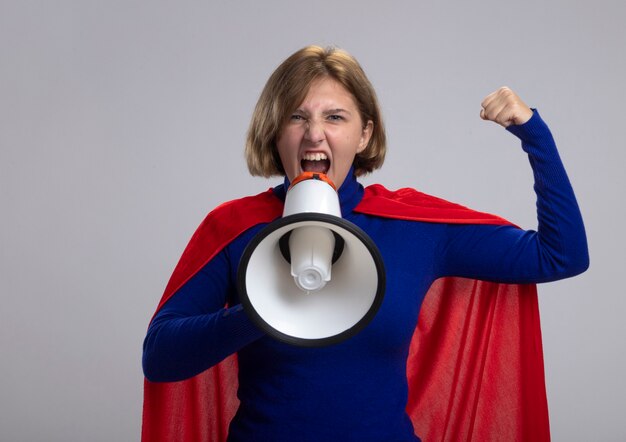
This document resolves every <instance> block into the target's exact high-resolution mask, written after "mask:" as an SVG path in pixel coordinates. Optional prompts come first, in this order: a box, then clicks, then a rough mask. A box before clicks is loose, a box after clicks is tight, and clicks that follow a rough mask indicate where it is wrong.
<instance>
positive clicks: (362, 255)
mask: <svg viewBox="0 0 626 442" xmlns="http://www.w3.org/2000/svg"><path fill="white" fill-rule="evenodd" d="M238 289H239V297H240V301H241V303H242V305H243V307H244V309H245V311H246V313H247V314H248V316H249V317H250V318H251V320H252V321H253V322H254V323H255V324H256V325H257V327H259V328H260V329H261V330H263V331H264V332H265V333H267V334H268V335H270V336H272V337H273V338H275V339H278V340H279V341H282V342H286V343H289V344H293V345H297V346H301V347H319V346H324V345H329V344H335V343H338V342H341V341H343V340H345V339H348V338H350V337H352V336H354V335H355V334H357V333H358V332H359V331H361V330H362V329H363V328H364V327H365V326H366V325H367V324H368V323H369V322H370V321H371V320H372V319H373V318H374V316H375V314H376V312H377V311H378V309H379V308H380V305H381V304H382V300H383V296H384V293H385V270H384V265H383V260H382V257H381V255H380V252H379V250H378V248H377V247H376V245H375V244H374V241H372V239H371V238H370V237H369V236H368V235H367V234H366V233H365V232H364V231H363V230H362V229H360V228H359V227H358V226H356V225H355V224H353V223H351V222H349V221H347V220H345V219H343V218H341V208H340V206H339V197H338V195H337V191H336V189H335V187H334V185H333V184H332V182H331V181H330V180H329V179H328V177H326V175H324V174H321V173H315V172H305V173H303V174H302V175H300V176H299V177H297V178H296V179H294V181H293V183H292V184H291V186H290V187H289V190H288V191H287V196H286V199H285V207H284V209H283V216H282V218H280V219H278V220H276V221H274V222H272V223H270V224H268V225H267V226H266V227H265V228H264V229H262V230H261V231H260V232H259V233H258V234H257V235H256V236H254V238H253V239H252V241H251V242H250V243H249V244H248V246H247V247H246V249H245V250H244V252H243V255H242V257H241V261H240V264H239V270H238Z"/></svg>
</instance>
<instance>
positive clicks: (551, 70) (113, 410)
mask: <svg viewBox="0 0 626 442" xmlns="http://www.w3.org/2000/svg"><path fill="white" fill-rule="evenodd" d="M431 3H432V4H431ZM441 3H443V2H441ZM456 3H457V5H455V6H451V5H449V4H447V5H443V4H436V5H435V2H416V1H406V2H393V3H391V2H372V1H363V0H361V1H356V0H354V1H344V2H338V1H326V0H318V1H317V2H278V1H264V2H252V1H249V2H236V1H234V2H225V1H213V2H210V1H181V2H167V1H163V0H157V1H149V2H148V1H143V2H142V1H120V0H115V1H113V0H110V1H106V2H104V1H97V0H60V1H55V2H46V1H34V0H21V1H18V0H15V1H10V0H2V2H1V3H0V63H1V66H0V210H1V213H0V296H1V304H0V355H1V356H0V359H1V362H0V409H1V410H2V412H1V413H0V439H1V440H3V441H4V440H7V441H28V442H33V441H74V440H75V441H79V440H80V441H112V440H137V439H138V438H139V433H140V423H141V401H142V373H141V365H140V359H141V344H142V340H143V336H144V332H145V329H146V326H147V323H148V321H149V319H150V316H151V315H152V312H153V310H154V308H155V307H156V304H157V301H158V299H159V298H160V295H161V292H162V290H163V287H164V285H165V282H166V280H167V278H168V277H169V274H170V272H171V270H172V268H173V266H174V264H175V262H176V261H177V259H178V256H179V254H180V252H181V251H182V248H183V247H184V245H185V244H186V241H187V239H188V237H189V236H190V234H191V233H192V232H193V230H194V229H195V227H196V225H197V224H198V222H199V221H200V220H201V219H202V217H203V216H204V214H205V213H206V212H207V211H208V210H209V209H211V208H212V207H214V206H215V205H216V204H218V203H219V202H222V201H224V200H227V199H231V198H234V197H238V196H243V195H247V194H251V193H256V192H259V191H261V190H264V189H265V188H267V187H268V186H269V185H270V184H274V183H276V182H277V180H272V181H265V180H261V179H258V178H251V177H249V176H248V175H247V172H246V169H245V165H244V161H243V156H242V144H243V139H244V134H245V130H246V128H247V125H248V120H249V116H250V114H251V111H252V107H253V105H254V103H255V101H256V98H257V97H258V94H259V92H260V90H261V88H262V86H263V84H264V82H265V80H266V78H267V76H268V75H269V74H270V73H271V71H272V70H273V69H274V68H275V67H276V66H277V65H278V63H280V62H281V61H282V60H283V59H284V58H285V57H286V56H287V55H289V54H290V53H291V52H293V51H294V50H296V49H298V48H300V47H302V46H304V45H306V44H309V43H318V44H323V45H326V44H335V45H338V46H340V47H343V48H345V49H347V50H348V51H350V52H352V53H353V54H354V55H355V56H356V57H357V58H358V59H359V60H360V61H361V63H362V64H363V66H364V67H365V69H366V71H367V72H368V74H369V76H370V78H371V80H372V82H373V83H374V85H375V87H376V88H377V90H378V93H379V96H380V99H381V102H382V104H383V110H384V114H385V119H386V122H387V129H388V133H389V141H390V153H389V156H388V161H387V163H386V165H385V167H384V168H383V169H382V170H381V171H379V172H376V173H375V174H374V175H373V176H372V177H371V178H368V179H367V180H366V182H367V183H369V182H373V181H377V182H382V183H385V184H386V185H387V186H388V187H391V188H395V187H400V186H413V187H418V188H420V189H421V190H423V191H426V192H429V193H434V194H437V195H439V196H442V197H445V198H448V199H451V200H454V201H457V202H461V203H464V204H466V205H469V206H472V207H474V208H477V209H481V210H487V211H491V212H494V213H498V214H500V215H503V216H505V217H507V218H509V219H511V220H513V221H514V222H516V223H518V224H521V225H522V226H524V227H527V228H534V227H535V218H534V194H533V192H532V176H531V172H530V168H529V167H528V164H527V160H526V159H525V156H524V154H523V153H522V152H521V151H520V149H519V147H518V143H517V141H516V140H515V139H514V138H513V137H512V136H510V135H509V134H508V133H506V131H504V130H503V129H501V128H499V127H498V126H496V125H494V124H488V123H485V122H483V121H481V120H480V119H479V117H478V112H479V108H480V102H481V100H482V98H483V97H484V96H485V95H486V94H487V93H489V92H491V91H492V90H493V89H495V88H496V87H498V86H501V85H503V84H506V85H509V86H510V87H512V88H513V89H514V90H516V91H517V92H518V93H519V94H520V95H521V96H522V97H523V98H524V99H525V100H526V101H527V102H528V103H529V104H530V105H532V106H536V107H538V108H539V109H540V111H541V113H542V115H543V117H544V118H545V119H546V121H548V123H549V124H550V126H551V128H552V130H553V132H554V134H555V137H556V139H557V142H558V144H559V147H560V150H561V154H562V157H563V159H564V161H565V164H566V167H567V169H568V171H569V173H570V177H571V180H572V182H573V184H574V186H575V189H576V191H577V195H578V197H579V202H580V205H581V207H582V210H583V213H584V216H585V220H586V224H587V228H588V236H589V242H590V251H591V260H592V264H591V269H590V270H589V271H588V272H587V273H586V274H584V275H582V276H580V277H578V278H575V279H572V280H567V281H562V282H558V283H553V284H549V285H543V286H541V287H540V294H541V310H542V321H543V330H544V343H545V358H546V370H547V382H548V394H549V401H550V411H551V423H552V431H553V437H554V440H557V441H558V440H581V441H582V440H624V439H626V427H625V426H624V424H623V411H624V410H625V409H626V385H625V382H624V378H623V373H625V372H626V367H625V365H626V354H625V348H626V346H624V344H623V339H624V336H625V335H626V325H625V321H623V320H622V314H623V312H624V311H625V310H626V309H625V308H626V300H625V296H624V294H625V293H624V292H625V290H624V289H623V287H622V286H621V284H619V283H618V281H617V279H618V278H617V277H618V276H619V275H620V274H621V273H622V272H624V268H625V267H626V266H625V264H626V260H625V258H624V253H623V251H624V248H625V247H626V241H625V239H624V234H623V231H624V230H623V229H622V228H621V221H622V220H623V219H624V218H626V213H625V209H624V191H625V190H626V185H625V178H624V176H625V174H624V172H623V168H624V166H623V165H624V162H625V160H626V155H625V154H624V150H625V149H624V148H625V147H626V146H625V145H624V141H623V137H622V135H621V129H622V128H623V126H624V103H626V89H625V88H624V83H623V81H624V78H626V63H625V61H626V60H625V58H626V57H625V54H626V50H625V49H624V48H626V33H625V32H624V30H623V23H624V21H625V20H626V7H625V6H624V3H623V2H621V1H617V0H616V1H614V2H602V1H599V2H590V1H589V2H582V1H579V2H573V1H563V0H562V1H557V2H538V1H537V2H534V1H532V2H526V3H521V4H519V5H517V6H514V5H509V4H508V3H507V2H501V1H483V2H460V1H459V2H456Z"/></svg>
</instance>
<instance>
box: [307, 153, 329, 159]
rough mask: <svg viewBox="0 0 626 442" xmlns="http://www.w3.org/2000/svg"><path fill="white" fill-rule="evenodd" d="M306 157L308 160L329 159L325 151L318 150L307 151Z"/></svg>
mask: <svg viewBox="0 0 626 442" xmlns="http://www.w3.org/2000/svg"><path fill="white" fill-rule="evenodd" d="M304 159H305V160H307V161H320V160H327V159H328V157H327V156H326V154H325V153H322V152H316V153H305V154H304Z"/></svg>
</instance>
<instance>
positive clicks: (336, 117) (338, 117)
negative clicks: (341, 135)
mask: <svg viewBox="0 0 626 442" xmlns="http://www.w3.org/2000/svg"><path fill="white" fill-rule="evenodd" d="M328 119H329V120H330V121H341V120H343V119H344V118H343V117H342V116H341V115H337V114H331V115H329V116H328Z"/></svg>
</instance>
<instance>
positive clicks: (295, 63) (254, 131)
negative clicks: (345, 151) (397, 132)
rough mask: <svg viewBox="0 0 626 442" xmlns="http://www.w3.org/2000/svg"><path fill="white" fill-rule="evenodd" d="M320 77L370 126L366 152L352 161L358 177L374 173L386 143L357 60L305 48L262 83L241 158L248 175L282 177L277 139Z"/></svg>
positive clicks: (326, 50)
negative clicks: (344, 94) (347, 96)
mask: <svg viewBox="0 0 626 442" xmlns="http://www.w3.org/2000/svg"><path fill="white" fill-rule="evenodd" d="M321 77H330V78H333V79H334V80H336V81H337V82H339V83H340V84H341V85H342V86H343V87H344V88H346V90H347V91H348V92H350V93H351V94H352V96H353V97H354V101H355V102H356V105H357V107H358V109H359V112H360V115H361V121H362V122H363V124H364V125H365V124H367V122H368V121H372V122H373V123H374V128H373V132H372V136H371V138H370V141H369V143H368V145H367V146H366V148H365V149H364V150H363V151H362V152H360V153H358V154H357V155H356V157H355V159H354V172H355V174H356V175H357V176H360V175H364V174H366V173H368V172H371V171H373V170H374V169H378V168H380V167H381V166H382V165H383V162H384V160H385V152H386V149H387V146H386V137H385V127H384V125H383V121H382V115H381V112H380V107H379V105H378V99H377V98H376V92H375V91H374V88H373V86H372V84H371V83H370V81H369V80H368V79H367V76H366V75H365V72H363V69H362V68H361V66H360V65H359V63H358V62H357V61H356V59H355V58H354V57H353V56H352V55H350V54H349V53H347V52H346V51H343V50H341V49H337V48H332V47H329V48H322V47H320V46H307V47H305V48H302V49H300V50H299V51H297V52H295V53H294V54H292V55H291V56H290V57H289V58H287V59H286V60H285V61H284V62H283V63H282V64H281V65H280V66H278V68H277V69H276V70H275V71H274V72H273V73H272V75H271V76H270V78H269V79H268V80H267V83H266V84H265V87H264V88H263V92H261V96H260V97H259V101H258V102H257V104H256V107H255V108H254V113H253V114H252V120H251V121H250V128H249V129H248V136H247V139H246V149H245V156H246V161H247V163H248V170H249V171H250V173H251V174H252V175H258V176H263V177H270V176H274V175H284V174H285V170H284V168H283V165H282V163H281V161H280V157H279V156H278V151H277V149H276V139H277V137H278V135H279V133H280V130H281V128H282V126H283V124H284V123H285V122H286V121H287V119H288V118H289V116H290V115H291V113H292V112H293V111H294V110H295V109H296V108H297V107H298V106H299V105H300V103H302V101H303V100H304V97H306V94H307V93H308V91H309V88H310V87H311V84H312V83H313V82H314V81H315V80H317V79H318V78H321Z"/></svg>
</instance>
